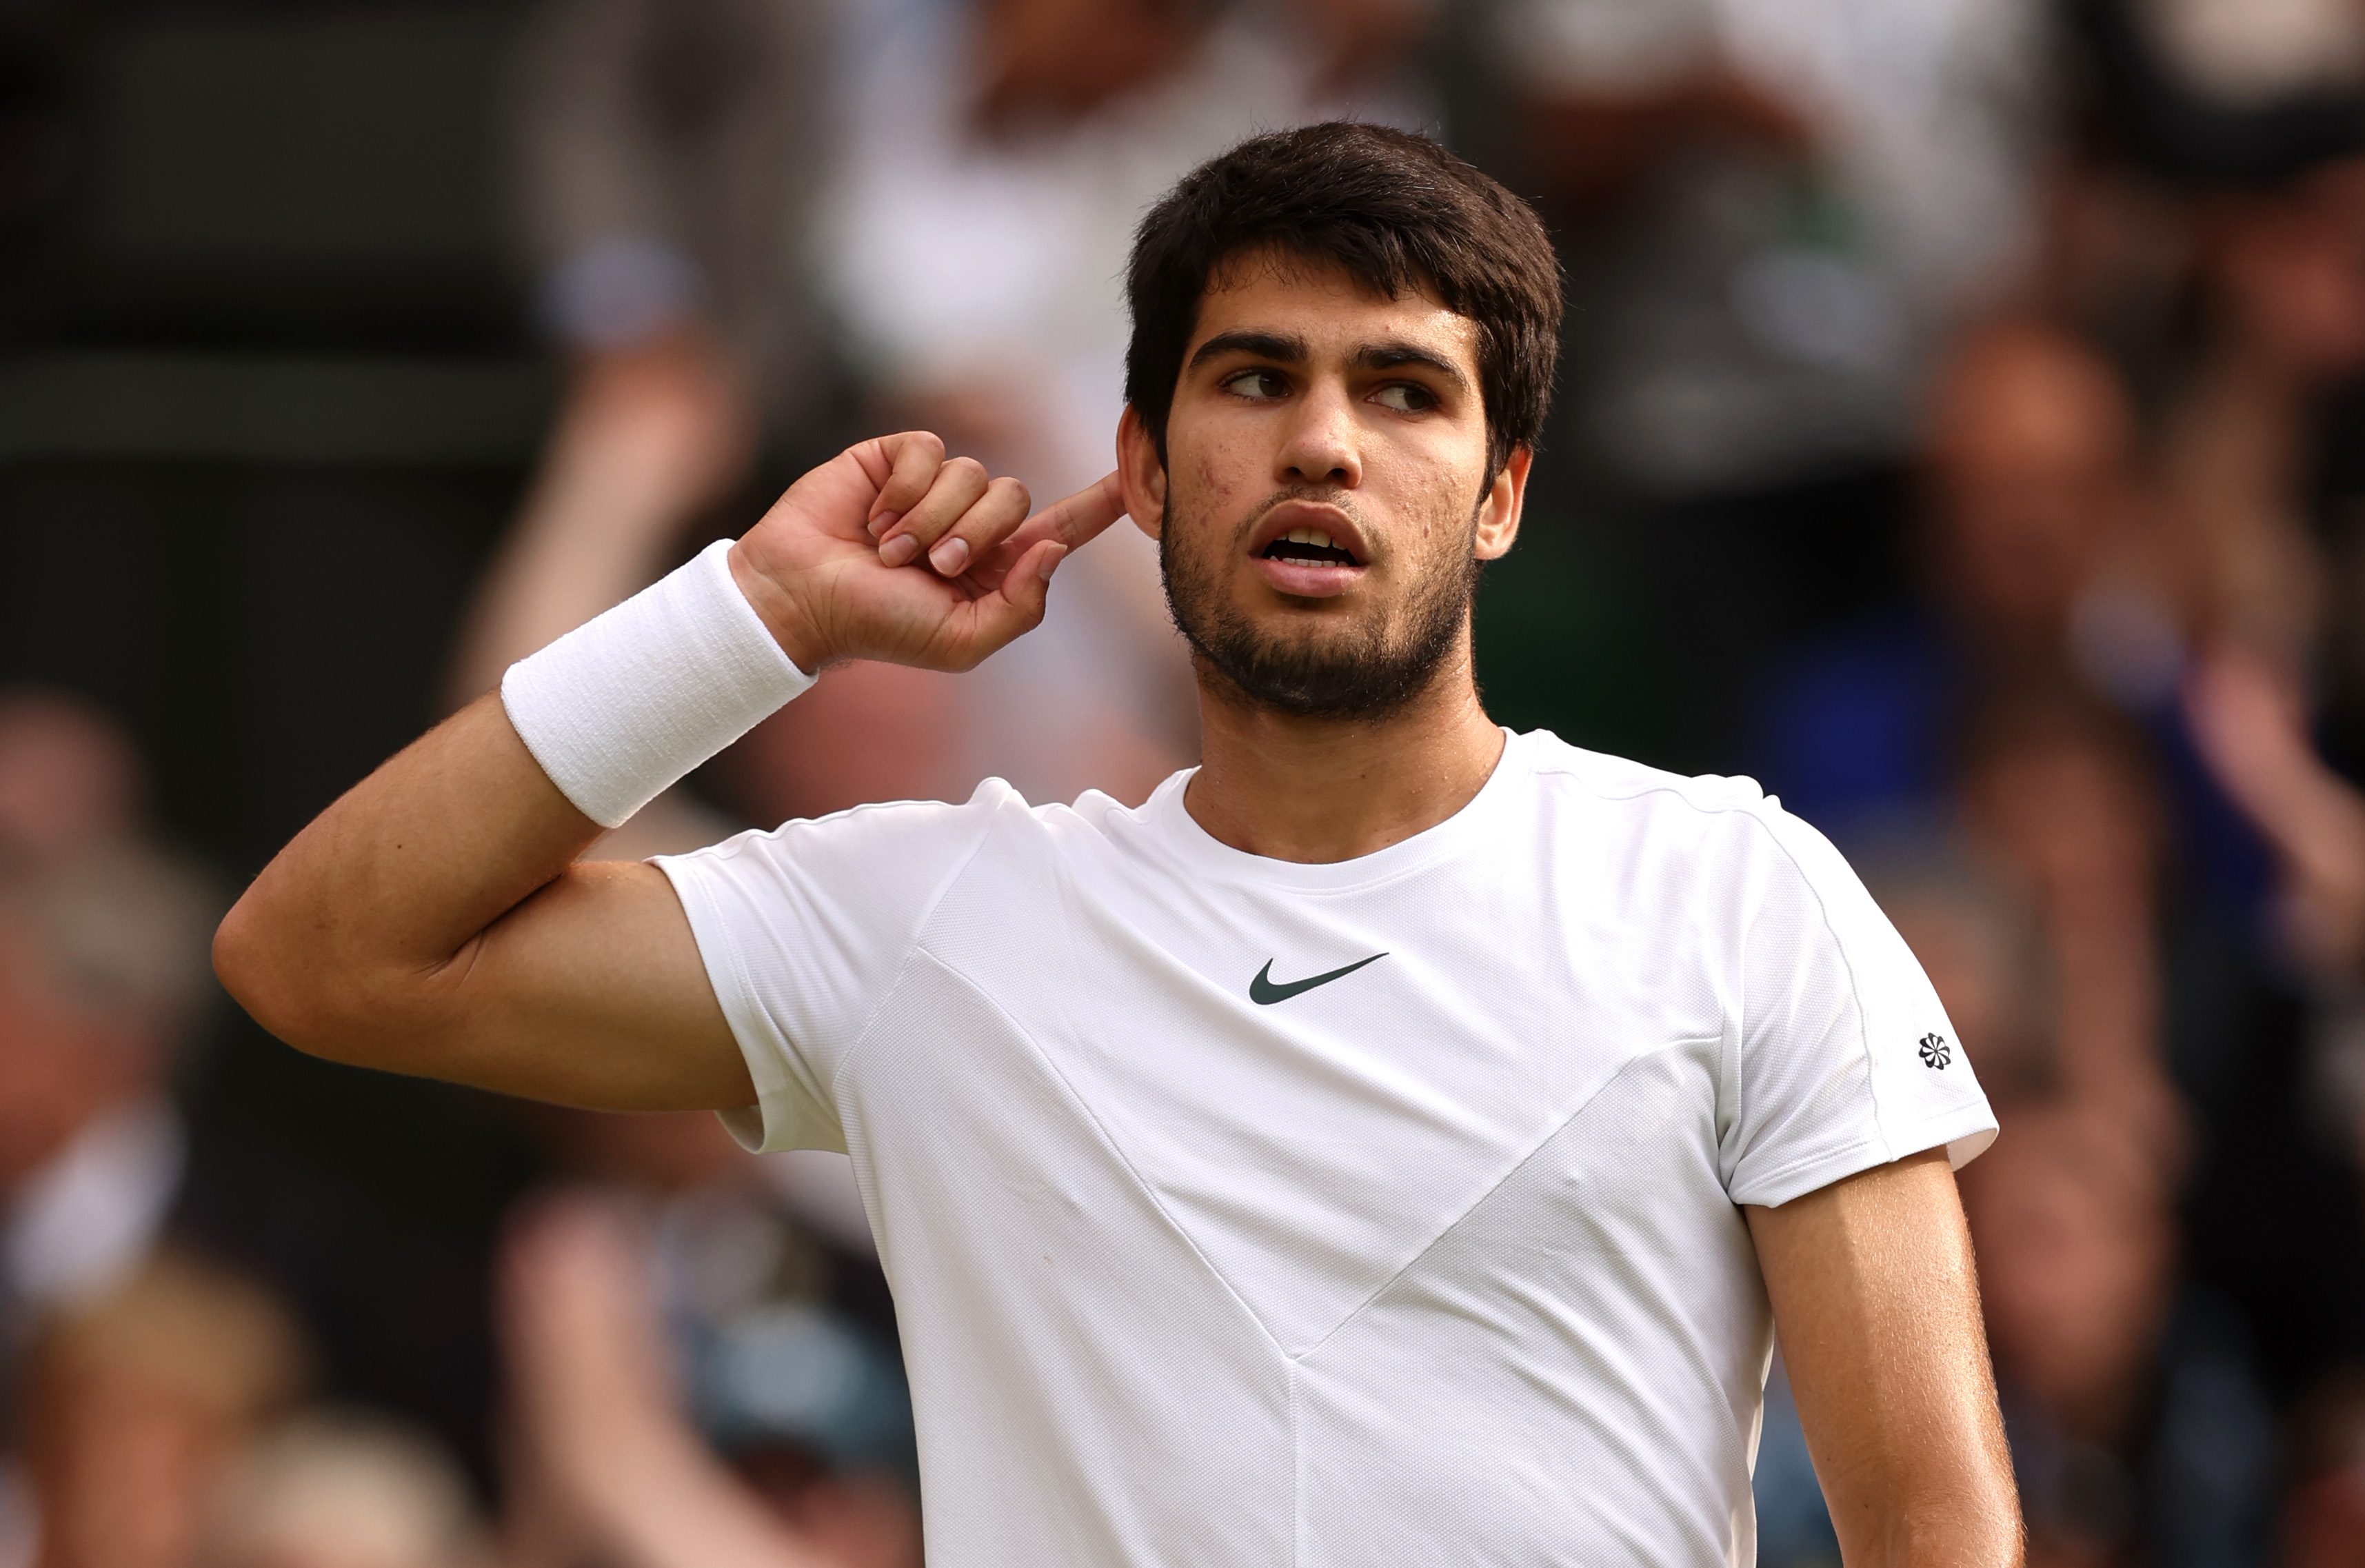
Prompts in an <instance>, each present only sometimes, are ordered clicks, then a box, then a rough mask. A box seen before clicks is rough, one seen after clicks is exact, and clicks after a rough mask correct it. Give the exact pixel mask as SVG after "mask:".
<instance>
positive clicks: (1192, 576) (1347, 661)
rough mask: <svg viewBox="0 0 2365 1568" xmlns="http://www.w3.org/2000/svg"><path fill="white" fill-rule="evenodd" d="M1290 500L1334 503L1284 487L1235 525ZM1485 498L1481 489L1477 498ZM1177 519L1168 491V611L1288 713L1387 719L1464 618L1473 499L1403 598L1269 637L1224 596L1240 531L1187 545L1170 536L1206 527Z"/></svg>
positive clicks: (1163, 543) (1332, 495)
mask: <svg viewBox="0 0 2365 1568" xmlns="http://www.w3.org/2000/svg"><path fill="white" fill-rule="evenodd" d="M1288 500H1314V501H1322V502H1325V503H1327V504H1329V505H1333V506H1337V505H1339V504H1340V503H1339V497H1338V495H1337V494H1336V492H1333V491H1327V490H1322V489H1318V488H1314V487H1307V488H1305V489H1292V490H1283V491H1281V492H1279V493H1277V494H1275V495H1274V496H1272V497H1271V498H1268V499H1267V500H1266V502H1265V503H1264V505H1263V506H1261V507H1260V508H1258V509H1257V510H1256V511H1255V512H1254V513H1253V514H1251V515H1250V519H1249V520H1248V521H1247V522H1245V523H1243V524H1242V525H1241V528H1242V530H1243V531H1245V530H1247V529H1250V528H1253V527H1254V525H1255V521H1256V519H1258V518H1261V517H1262V516H1263V515H1264V514H1265V513H1266V512H1268V511H1270V510H1272V508H1273V507H1275V506H1277V505H1279V504H1280V503H1282V502H1283V501H1288ZM1478 504H1479V506H1484V505H1485V496H1484V495H1482V496H1481V497H1480V499H1479V503H1478ZM1175 521H1177V520H1176V519H1175V517H1174V516H1173V504H1172V499H1171V491H1170V500H1169V515H1168V519H1167V522H1168V526H1165V527H1162V528H1160V530H1159V539H1158V565H1159V568H1160V574H1161V576H1162V577H1164V579H1165V584H1166V608H1167V612H1168V613H1169V614H1170V615H1171V616H1172V617H1173V620H1174V626H1175V629H1176V630H1177V631H1179V632H1181V633H1183V639H1184V640H1185V641H1186V642H1188V643H1189V644H1191V651H1192V653H1193V655H1194V656H1195V658H1196V659H1197V660H1198V661H1200V662H1201V663H1202V664H1203V666H1205V667H1206V668H1210V669H1212V670H1213V671H1214V672H1215V673H1216V675H1218V676H1220V677H1221V678H1223V679H1224V680H1225V681H1226V682H1227V683H1228V684H1230V685H1231V686H1232V687H1233V688H1235V689H1237V690H1238V691H1239V694H1240V695H1241V696H1242V697H1244V698H1246V699H1247V700H1249V701H1250V702H1252V703H1254V704H1257V705H1259V706H1261V707H1266V708H1272V709H1274V710H1276V711H1280V712H1283V713H1287V714H1290V715H1291V716H1293V717H1295V718H1327V719H1355V720H1372V719H1379V718H1385V717H1387V716H1388V715H1389V714H1392V713H1395V712H1397V711H1401V710H1402V709H1404V708H1405V707H1407V706H1408V705H1409V704H1410V703H1411V702H1412V701H1413V700H1414V699H1416V698H1418V697H1419V696H1420V695H1421V694H1422V693H1423V692H1425V691H1427V690H1428V689H1429V687H1430V686H1431V685H1432V684H1433V683H1434V682H1435V681H1436V679H1437V678H1438V674H1439V672H1440V670H1441V669H1443V668H1444V666H1445V662H1446V660H1447V659H1448V658H1449V657H1451V656H1452V653H1453V651H1454V648H1455V647H1456V646H1457V645H1458V644H1459V643H1460V642H1461V637H1462V632H1463V627H1464V626H1466V625H1467V624H1468V623H1469V620H1470V608H1471V604H1472V601H1473V600H1474V598H1475V596H1476V594H1477V589H1478V573H1479V568H1480V566H1481V563H1480V562H1479V560H1478V558H1477V556H1476V554H1474V548H1473V547H1474V543H1475V538H1476V529H1477V508H1476V507H1474V508H1473V509H1472V510H1471V514H1470V516H1469V517H1468V518H1467V519H1466V520H1464V526H1463V530H1462V532H1461V536H1460V537H1461V548H1460V550H1459V553H1458V554H1455V555H1452V556H1449V557H1448V558H1447V559H1445V560H1442V561H1438V562H1434V563H1427V564H1424V566H1422V567H1421V568H1419V569H1418V570H1417V572H1416V574H1415V576H1414V579H1413V583H1412V586H1411V588H1410V597H1409V598H1408V599H1406V600H1404V601H1403V602H1402V603H1401V604H1399V605H1397V606H1395V607H1393V609H1392V611H1391V612H1386V613H1381V614H1378V615H1371V616H1366V617H1365V618H1364V619H1363V621H1362V622H1361V623H1359V624H1356V625H1352V626H1349V627H1344V628H1331V629H1323V628H1318V627H1317V628H1314V629H1312V634H1310V635H1306V636H1302V637H1297V638H1294V639H1287V640H1284V639H1282V638H1277V637H1272V636H1268V635H1267V634H1265V633H1263V632H1261V631H1260V630H1259V629H1258V628H1257V626H1256V625H1255V624H1254V623H1253V622H1250V620H1248V619H1247V618H1246V617H1245V616H1242V615H1239V614H1238V613H1237V612H1236V611H1234V610H1233V609H1232V607H1231V606H1230V604H1229V603H1227V600H1226V599H1225V596H1224V592H1223V583H1224V578H1225V577H1226V575H1227V571H1226V568H1227V566H1228V564H1229V550H1230V548H1231V547H1232V545H1233V544H1234V542H1235V541H1237V540H1238V538H1239V532H1233V533H1232V534H1231V536H1230V537H1229V538H1227V539H1225V540H1223V541H1222V542H1220V543H1215V544H1213V545H1212V546H1211V547H1209V548H1206V549H1195V548H1185V547H1184V546H1183V545H1181V544H1179V543H1177V541H1178V540H1181V539H1183V538H1185V537H1189V538H1193V539H1200V538H1204V537H1205V534H1204V531H1203V530H1201V529H1199V528H1197V527H1194V526H1190V525H1188V524H1186V525H1185V526H1183V527H1176V526H1173V524H1174V522H1175ZM1440 521H1442V520H1440ZM1450 526H1451V525H1450V524H1448V527H1449V528H1450Z"/></svg>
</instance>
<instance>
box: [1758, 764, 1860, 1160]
mask: <svg viewBox="0 0 2365 1568" xmlns="http://www.w3.org/2000/svg"><path fill="white" fill-rule="evenodd" d="M1724 809H1725V810H1734V809H1737V808H1731V807H1728V808H1724ZM1739 809H1741V810H1743V815H1745V816H1747V817H1748V818H1749V820H1750V822H1751V823H1754V824H1755V826H1756V828H1757V831H1758V832H1759V833H1761V834H1765V842H1766V843H1768V844H1770V845H1772V846H1774V851H1775V853H1777V855H1779V856H1781V857H1782V858H1783V860H1784V861H1785V862H1786V863H1787V864H1788V866H1789V868H1790V869H1791V871H1792V873H1793V874H1795V875H1796V876H1797V877H1798V879H1799V882H1800V883H1801V884H1802V885H1803V886H1804V887H1805V888H1806V890H1807V894H1808V896H1809V897H1810V898H1812V899H1813V900H1814V901H1815V918H1816V919H1817V920H1819V921H1821V923H1822V927H1823V934H1824V935H1827V936H1829V937H1830V938H1831V941H1832V947H1833V950H1834V951H1836V952H1837V953H1838V954H1839V956H1840V967H1841V968H1843V969H1845V970H1847V978H1848V1001H1849V1002H1852V1003H1853V1004H1854V1005H1855V1035H1856V1049H1857V1052H1858V1054H1859V1055H1860V1056H1862V1058H1864V1092H1865V1098H1866V1099H1867V1100H1869V1101H1871V1102H1872V1128H1873V1134H1874V1136H1875V1137H1877V1138H1878V1139H1879V1140H1880V1143H1881V1147H1882V1151H1883V1152H1884V1153H1887V1154H1889V1158H1891V1159H1895V1158H1896V1154H1895V1151H1894V1146H1893V1145H1892V1144H1891V1143H1890V1141H1889V1118H1888V1116H1887V1115H1886V1114H1884V1113H1883V1112H1882V1109H1881V1100H1880V1074H1879V1072H1878V1070H1877V1064H1876V1063H1875V1062H1874V1061H1873V1059H1872V1018H1871V1015H1870V1014H1869V1013H1868V1012H1867V1011H1866V1007H1865V1004H1864V982H1863V981H1862V980H1859V979H1857V978H1856V972H1855V956H1854V955H1853V954H1851V953H1849V951H1848V947H1847V943H1846V942H1845V941H1844V940H1842V939H1841V936H1840V931H1839V927H1838V926H1837V925H1835V924H1833V922H1832V907H1831V904H1830V902H1828V901H1827V900H1825V899H1824V897H1823V890H1822V889H1821V888H1819V887H1817V886H1815V879H1814V878H1813V877H1811V876H1810V875H1809V874H1808V872H1807V868H1806V867H1804V866H1802V865H1800V864H1799V857H1797V856H1796V855H1793V854H1792V853H1791V852H1790V846H1788V845H1787V844H1785V843H1783V842H1782V837H1781V835H1780V834H1777V833H1776V832H1775V831H1774V826H1773V824H1772V823H1768V822H1767V821H1766V820H1765V818H1764V817H1762V816H1760V815H1759V814H1758V813H1757V812H1754V811H1748V810H1746V809H1745V808H1739ZM1752 924H1755V923H1754V922H1752ZM1748 964H1749V959H1748V955H1747V954H1746V953H1745V952H1744V953H1743V956H1742V972H1743V974H1744V975H1745V974H1747V973H1748V972H1749V971H1748ZM1743 1005H1744V1006H1745V1005H1746V1003H1745V1002H1744V1003H1743ZM1748 1037H1749V1021H1748V1019H1747V1018H1745V1017H1744V1018H1743V1020H1742V1027H1741V1038H1740V1040H1738V1041H1736V1042H1735V1043H1734V1047H1733V1048H1734V1050H1735V1051H1736V1052H1737V1053H1739V1052H1743V1051H1744V1049H1745V1047H1746V1044H1747V1040H1748ZM1742 1059H1743V1060H1744V1061H1745V1060H1746V1058H1745V1056H1743V1058H1742ZM1739 1077H1740V1079H1741V1081H1742V1085H1743V1088H1742V1093H1743V1097H1744V1098H1745V1097H1746V1096H1747V1094H1748V1081H1749V1075H1748V1073H1747V1072H1745V1071H1743V1072H1742V1073H1741V1074H1739Z"/></svg>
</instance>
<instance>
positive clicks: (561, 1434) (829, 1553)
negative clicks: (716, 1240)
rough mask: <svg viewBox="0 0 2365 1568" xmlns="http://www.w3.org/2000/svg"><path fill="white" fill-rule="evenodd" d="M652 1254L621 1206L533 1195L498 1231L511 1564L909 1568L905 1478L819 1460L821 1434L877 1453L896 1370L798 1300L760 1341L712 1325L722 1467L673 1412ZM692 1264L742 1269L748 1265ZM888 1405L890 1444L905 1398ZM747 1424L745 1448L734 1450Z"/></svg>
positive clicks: (910, 1530) (779, 1313)
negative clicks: (510, 1224)
mask: <svg viewBox="0 0 2365 1568" xmlns="http://www.w3.org/2000/svg"><path fill="white" fill-rule="evenodd" d="M710 1125H711V1124H710ZM661 1252H662V1248H661V1247H660V1248H658V1249H654V1250H653V1248H652V1241H651V1238H649V1237H648V1235H647V1233H646V1232H644V1231H640V1230H638V1228H637V1227H636V1226H634V1225H633V1221H632V1220H631V1218H630V1217H629V1215H628V1212H627V1211H626V1210H623V1209H621V1208H619V1207H618V1206H617V1205H616V1204H614V1203H613V1202H612V1201H609V1200H603V1199H600V1198H598V1197H595V1196H592V1195H589V1194H588V1193H573V1194H562V1195H558V1196H555V1197H552V1198H549V1199H546V1200H544V1202H543V1203H542V1204H540V1205H539V1206H537V1207H535V1208H533V1209H532V1210H530V1211H529V1212H528V1213H527V1214H526V1215H524V1216H523V1217H522V1218H521V1220H520V1222H519V1224H518V1226H517V1228H516V1230H515V1232H514V1233H513V1235H512V1238H511V1240H510V1247H509V1251H508V1256H507V1260H506V1265H505V1272H506V1282H505V1289H504V1292H503V1301H502V1319H503V1341H504V1344H505V1345H506V1347H507V1350H508V1354H509V1370H510V1396H511V1406H512V1408H511V1421H512V1431H511V1439H512V1442H511V1452H512V1464H513V1468H514V1471H515V1473H514V1474H513V1476H512V1478H511V1499H512V1502H511V1511H510V1522H509V1535H510V1540H509V1552H508V1555H509V1557H510V1561H512V1562H518V1563H523V1564H534V1563H553V1564H556V1563H567V1562H577V1561H580V1560H582V1559H584V1558H586V1557H588V1558H591V1559H595V1560H598V1561H600V1562H607V1563H613V1564H622V1565H623V1568H674V1565H676V1564H680V1565H683V1568H689V1565H693V1564H694V1565H697V1568H718V1565H720V1568H799V1565H802V1564H808V1563H810V1564H815V1565H820V1564H838V1565H844V1568H912V1565H916V1564H917V1563H918V1562H919V1557H920V1536H919V1518H918V1513H917V1509H916V1506H915V1504H914V1502H913V1494H912V1492H911V1491H910V1489H909V1487H908V1484H907V1483H905V1482H904V1481H903V1480H902V1479H900V1478H898V1477H896V1476H894V1475H893V1474H891V1473H888V1472H882V1471H880V1470H878V1469H876V1468H864V1467H862V1466H861V1465H860V1464H859V1463H857V1464H854V1465H849V1466H846V1467H843V1468H831V1467H830V1466H829V1465H828V1463H827V1461H828V1460H829V1459H830V1458H831V1457H833V1456H832V1455H831V1454H830V1452H829V1446H828V1445H829V1442H830V1439H831V1438H832V1436H835V1437H836V1438H837V1439H839V1440H840V1441H841V1442H842V1443H843V1444H844V1445H845V1448H846V1452H847V1453H848V1454H850V1455H851V1456H853V1457H855V1458H856V1459H857V1461H858V1460H859V1459H862V1458H866V1457H867V1458H868V1459H869V1460H870V1461H871V1462H872V1464H873V1465H874V1466H875V1464H876V1462H877V1461H878V1459H879V1458H880V1452H881V1450H882V1447H884V1448H887V1449H891V1446H892V1439H893V1435H894V1431H895V1429H896V1428H898V1426H899V1423H897V1422H895V1421H890V1422H889V1423H887V1429H886V1430H885V1431H884V1432H883V1433H882V1431H881V1429H880V1422H879V1420H878V1417H877V1414H876V1413H877V1411H878V1409H879V1404H878V1395H879V1394H880V1392H882V1391H883V1390H884V1389H885V1387H886V1384H884V1383H881V1382H880V1379H881V1378H882V1377H884V1378H886V1379H888V1380H891V1383H892V1386H893V1389H894V1391H896V1392H898V1393H900V1386H901V1380H900V1377H898V1376H896V1375H895V1374H894V1373H893V1372H892V1371H891V1369H888V1368H885V1367H883V1366H882V1365H880V1363H879V1361H878V1360H877V1357H876V1353H875V1352H870V1351H867V1350H865V1348H864V1347H863V1346H862V1344H861V1342H860V1341H859V1339H858V1338H857V1337H856V1336H854V1335H852V1334H850V1333H848V1332H847V1331H846V1329H845V1328H844V1327H835V1326H834V1325H832V1323H831V1321H830V1319H829V1318H827V1317H826V1316H824V1315H822V1314H820V1313H818V1312H816V1311H815V1310H814V1309H813V1307H812V1306H810V1305H806V1306H804V1307H802V1308H801V1309H799V1308H796V1307H794V1306H790V1307H789V1308H787V1309H785V1310H783V1309H781V1308H774V1309H771V1311H770V1312H769V1313H768V1314H767V1315H766V1316H767V1318H768V1321H767V1322H766V1323H765V1324H764V1325H763V1327H768V1328H769V1329H770V1330H771V1333H770V1335H769V1338H770V1341H771V1342H770V1343H769V1344H765V1343H762V1342H761V1340H762V1339H763V1338H765V1336H764V1335H763V1333H762V1332H761V1329H760V1328H758V1329H757V1332H755V1333H752V1334H751V1333H750V1332H749V1329H750V1328H751V1327H755V1326H752V1325H750V1324H748V1323H746V1322H745V1320H744V1319H743V1320H742V1321H741V1322H740V1323H739V1324H738V1325H736V1326H735V1327H736V1328H737V1330H738V1338H737V1340H736V1343H735V1344H734V1342H733V1340H732V1339H731V1338H730V1331H729V1330H728V1329H726V1331H725V1337H724V1338H723V1340H722V1342H721V1344H720V1345H716V1346H711V1347H710V1351H712V1350H721V1351H722V1352H723V1353H722V1355H721V1358H720V1365H719V1366H718V1367H717V1370H718V1371H719V1372H722V1373H723V1377H722V1379H721V1380H720V1381H717V1382H712V1383H710V1384H709V1385H708V1391H709V1393H710V1394H711V1395H719V1396H720V1399H721V1401H722V1402H723V1404H724V1405H726V1406H729V1407H730V1408H731V1409H733V1410H734V1411H735V1413H736V1414H737V1416H738V1418H739V1420H740V1422H741V1425H742V1431H741V1434H740V1435H741V1437H742V1439H743V1441H742V1445H741V1453H740V1458H739V1465H738V1467H737V1468H736V1469H734V1468H733V1467H732V1466H731V1465H728V1464H726V1463H725V1462H724V1461H723V1459H722V1458H720V1457H718V1456H717V1454H716V1452H715V1450H713V1448H712V1446H710V1443H709V1441H708V1439H706V1438H705V1437H704V1436H703V1435H702V1434H701V1432H700V1430H699V1428H698V1427H697V1426H696V1425H694V1424H693V1422H692V1419H691V1411H692V1407H693V1398H694V1394H695V1389H696V1384H697V1382H698V1380H697V1377H696V1372H695V1371H694V1370H691V1371H690V1375H689V1377H687V1378H686V1377H685V1376H684V1369H680V1368H678V1364H677V1362H676V1360H675V1354H674V1350H673V1348H672V1346H671V1345H669V1344H668V1334H667V1329H666V1327H665V1321H664V1318H663V1316H661V1314H660V1311H659V1301H658V1295H657V1292H656V1290H655V1289H653V1277H654V1276H655V1275H656V1274H657V1272H658V1266H657V1265H658V1261H659V1257H660V1256H661ZM710 1261H718V1262H722V1263H723V1264H724V1266H725V1267H730V1266H732V1265H733V1264H734V1263H735V1264H736V1265H738V1266H739V1267H740V1268H741V1269H742V1271H744V1270H745V1265H746V1263H747V1262H748V1261H749V1260H748V1259H747V1258H746V1256H745V1253H741V1254H740V1255H739V1256H738V1257H736V1258H735V1259H733V1258H729V1257H723V1256H718V1255H712V1254H710ZM758 1261H759V1262H760V1251H759V1254H758ZM710 1283H711V1282H710ZM710 1305H712V1304H710ZM866 1384H867V1385H868V1386H866ZM890 1408H891V1410H892V1412H893V1413H894V1415H896V1416H898V1417H900V1430H901V1432H902V1436H903V1437H904V1439H906V1440H908V1435H909V1425H908V1423H909V1409H908V1404H902V1405H893V1406H890ZM751 1417H752V1418H751ZM763 1428H769V1429H768V1430H764V1429H763ZM750 1429H753V1430H755V1432H756V1435H757V1440H755V1441H747V1440H745V1439H746V1438H747V1436H748V1432H749V1430H750ZM788 1429H795V1430H797V1431H798V1432H799V1435H800V1436H801V1438H802V1439H803V1442H802V1444H801V1450H802V1451H801V1453H799V1452H796V1451H793V1450H791V1448H790V1447H789V1446H787V1445H785V1444H784V1443H783V1442H782V1440H781V1439H782V1438H783V1436H784V1435H785V1432H786V1431H787V1430H788ZM882 1436H883V1437H885V1438H886V1439H887V1441H886V1443H884V1444H883V1445H882V1442H881V1438H882ZM766 1439H768V1440H766Z"/></svg>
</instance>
